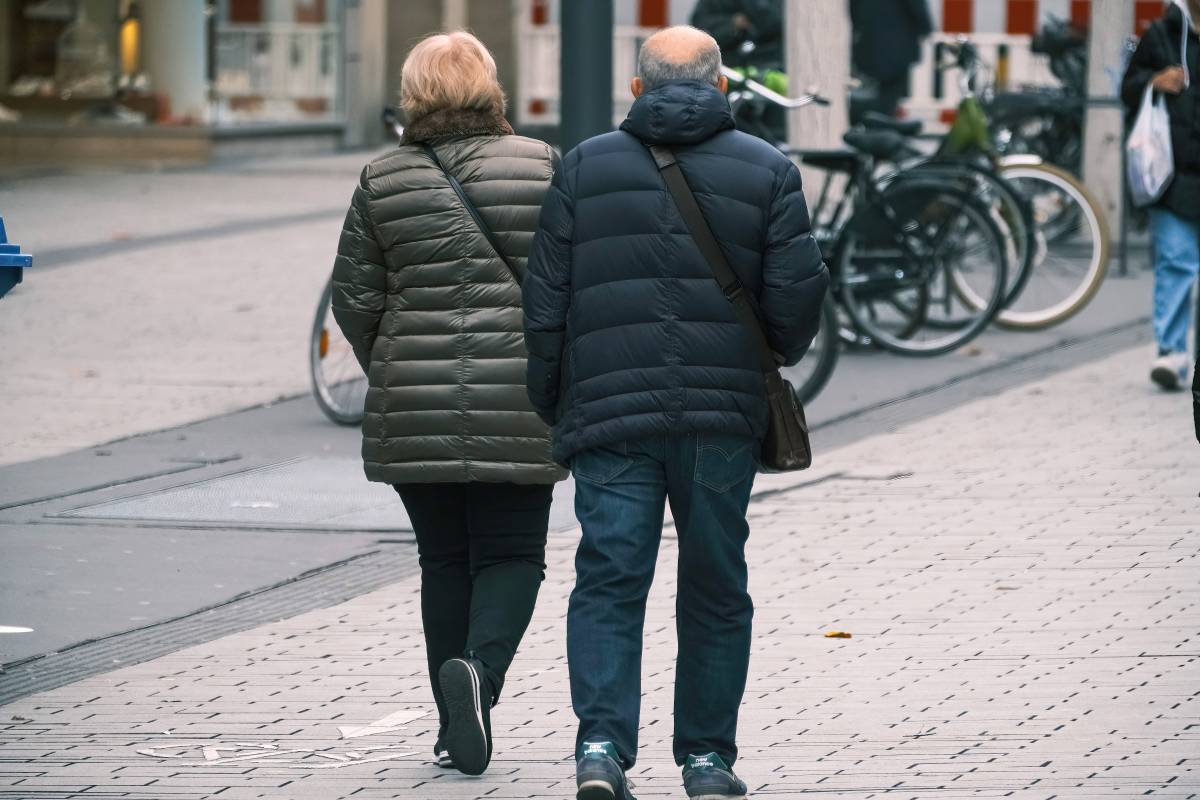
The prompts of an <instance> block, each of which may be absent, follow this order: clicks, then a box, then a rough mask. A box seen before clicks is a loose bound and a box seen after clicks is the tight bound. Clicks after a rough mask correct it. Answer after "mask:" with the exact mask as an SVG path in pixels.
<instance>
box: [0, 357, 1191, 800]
mask: <svg viewBox="0 0 1200 800" xmlns="http://www.w3.org/2000/svg"><path fill="white" fill-rule="evenodd" d="M1145 361H1146V353H1145V351H1144V350H1143V349H1141V348H1138V349H1136V350H1129V351H1124V352H1121V353H1119V354H1117V355H1115V356H1111V357H1108V358H1105V359H1103V360H1100V361H1097V362H1094V363H1092V364H1089V365H1087V366H1084V367H1080V368H1077V369H1074V370H1070V371H1067V372H1064V373H1060V374H1058V375H1056V376H1054V377H1051V378H1049V379H1047V380H1044V381H1040V382H1037V383H1033V384H1029V385H1026V386H1023V387H1021V388H1018V389H1014V390H1011V391H1009V392H1005V393H1003V394H999V395H996V396H993V397H989V398H984V399H981V400H978V401H975V402H972V403H970V404H967V405H965V406H962V407H959V408H957V409H955V410H952V411H949V412H947V413H944V414H941V415H939V416H936V417H932V418H930V419H927V420H924V421H921V422H917V423H913V424H911V425H909V426H907V427H904V428H901V429H899V430H895V431H887V432H882V433H880V434H879V435H876V436H874V437H871V438H868V439H865V440H861V441H859V442H857V443H855V444H852V445H850V446H847V447H844V448H842V449H840V450H837V451H835V452H826V453H819V454H818V463H817V466H816V467H815V468H814V470H813V471H811V472H809V473H804V474H794V475H785V476H770V477H764V478H762V479H761V480H760V482H759V485H758V487H757V488H758V491H759V494H758V495H757V498H756V500H755V501H754V502H753V504H752V506H751V529H752V537H751V549H750V551H751V560H752V568H751V576H752V592H753V594H754V597H755V600H756V603H757V606H758V611H757V616H756V620H755V630H756V637H755V652H754V658H753V663H752V666H751V678H750V685H749V689H748V691H747V694H746V700H745V706H744V711H743V717H742V722H741V746H742V758H741V760H740V761H739V763H738V770H739V772H740V773H741V774H742V775H743V777H744V778H745V779H746V780H747V782H748V783H749V784H750V786H751V788H752V796H754V797H780V798H790V797H799V796H802V795H805V794H809V793H813V794H819V795H821V796H829V797H845V798H869V797H883V796H887V797H897V798H923V797H936V798H959V797H962V798H966V797H1002V796H1003V797H1021V798H1096V797H1124V796H1133V795H1145V794H1149V795H1152V796H1154V797H1197V796H1200V721H1198V720H1200V558H1198V554H1200V537H1198V535H1197V534H1198V533H1200V531H1198V523H1197V520H1200V499H1198V498H1197V492H1198V490H1200V447H1198V446H1197V445H1196V443H1195V441H1194V440H1193V438H1192V433H1191V420H1190V405H1189V402H1188V401H1189V400H1190V397H1189V396H1188V395H1186V394H1179V395H1170V396H1168V395H1162V394H1158V393H1155V392H1153V391H1152V390H1151V389H1150V387H1149V385H1148V382H1147V381H1146V380H1145V375H1144V372H1145ZM884 425H886V420H884V421H883V422H881V430H882V428H883V426H884ZM573 544H574V537H571V536H563V537H559V538H558V539H557V540H556V544H555V545H554V546H553V549H552V552H551V555H550V567H549V576H548V580H547V583H546V585H545V588H544V590H543V596H542V602H541V604H540V606H539V609H538V614H537V616H536V618H535V620H534V623H533V625H532V627H531V629H530V632H529V635H528V638H527V640H526V644H525V646H524V648H523V649H522V651H521V652H520V654H519V655H518V658H517V661H516V662H515V664H514V665H513V670H512V674H511V677H510V681H509V684H508V687H507V689H506V691H507V697H506V698H505V700H504V702H503V703H502V705H501V706H500V707H499V708H498V709H497V711H496V713H495V715H494V717H493V719H494V724H495V732H496V743H497V744H496V758H495V760H494V761H493V763H492V768H491V770H490V772H489V773H488V774H487V775H486V776H484V777H482V778H466V777H463V776H460V775H457V774H453V773H448V772H444V771H440V770H438V769H437V768H436V767H434V766H431V765H429V764H427V763H425V759H426V758H427V756H428V754H429V750H430V748H431V745H432V736H433V732H434V731H433V728H434V727H435V723H434V722H433V720H432V719H431V717H430V716H429V715H428V713H427V712H428V708H429V701H428V690H427V688H426V684H425V678H424V676H423V674H422V670H423V667H424V664H423V654H422V645H421V634H420V627H419V616H418V594H417V583H416V581H415V580H408V581H404V582H401V583H397V584H394V585H392V586H389V587H387V588H385V589H382V590H379V591H376V592H373V593H371V594H367V595H363V596H361V597H359V598H357V599H355V600H353V601H351V602H348V603H345V604H343V605H340V606H336V607H333V608H329V609H326V610H322V611H316V612H311V613H306V614H303V615H301V616H297V617H294V618H291V619H288V620H283V621H280V622H277V623H273V624H270V625H266V626H264V627H261V628H258V629H255V630H252V631H249V632H245V633H239V634H236V635H233V636H229V637H226V638H224V639H219V640H216V641H213V642H210V643H208V644H204V645H200V646H196V647H192V648H190V649H187V650H182V651H179V652H177V653H174V654H172V655H169V656H166V657H163V658H160V659H157V660H155V661H151V662H148V663H144V664H140V665H136V666H131V667H128V668H123V669H119V670H116V671H114V672H111V673H109V674H107V675H104V676H101V677H97V678H92V679H88V680H85V681H82V682H80V683H76V684H73V685H71V686H68V687H65V688H63V689H59V690H55V691H51V692H47V693H43V694H40V695H35V696H32V697H29V698H26V699H24V700H21V701H18V702H16V703H14V704H11V705H8V706H6V707H4V708H3V709H0V775H2V776H3V777H2V780H0V797H20V798H66V797H104V798H141V799H143V800H145V799H147V798H180V799H183V798H188V799H189V800H190V799H191V798H206V797H218V798H221V800H235V799H236V800H242V799H243V798H321V800H335V799H336V798H349V797H353V798H356V799H359V800H361V799H362V798H383V797H403V798H455V799H461V800H467V799H469V798H568V797H573V782H572V764H571V748H572V730H573V717H572V714H571V711H570V706H569V698H568V690H567V674H566V663H565V658H564V656H563V620H564V612H565V605H566V596H567V592H568V590H569V587H570V584H571V579H572V569H571V553H572V549H573ZM674 557H675V545H674V540H673V538H672V536H671V534H670V532H669V531H668V533H667V535H666V537H665V538H664V542H663V547H662V553H661V560H660V564H659V575H658V582H657V585H656V586H655V589H654V592H653V594H652V596H651V601H650V613H649V619H648V621H647V626H646V630H647V633H646V648H647V650H646V653H647V658H646V661H645V675H644V688H645V697H644V709H643V738H642V757H643V760H642V761H641V762H639V764H638V766H637V768H636V769H635V771H634V774H633V778H634V780H635V782H636V784H637V793H638V796H639V797H641V798H656V797H682V791H681V789H680V787H679V783H678V773H677V771H676V770H675V768H674V765H673V764H672V763H671V762H670V747H669V735H670V718H671V710H670V699H671V691H670V687H671V685H672V659H673V655H674V632H673V625H672V613H673V610H672V597H673V589H674V585H673V584H674V581H673V569H672V565H673V560H674ZM828 631H846V632H849V633H851V634H852V638H849V639H845V638H827V637H826V636H824V635H823V633H825V632H828Z"/></svg>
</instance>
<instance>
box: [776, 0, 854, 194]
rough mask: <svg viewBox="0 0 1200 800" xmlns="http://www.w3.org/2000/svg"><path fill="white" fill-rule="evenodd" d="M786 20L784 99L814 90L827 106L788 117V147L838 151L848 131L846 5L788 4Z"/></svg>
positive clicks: (824, 1)
mask: <svg viewBox="0 0 1200 800" xmlns="http://www.w3.org/2000/svg"><path fill="white" fill-rule="evenodd" d="M785 14H786V16H785V18H784V26H785V30H786V41H785V44H786V47H787V55H786V61H785V63H786V65H787V70H786V71H787V74H788V93H789V94H790V95H792V96H793V97H795V96H798V95H801V94H804V93H806V92H808V91H809V90H810V89H812V90H815V91H816V92H818V93H819V94H821V95H823V96H825V97H827V98H829V100H830V105H828V106H825V107H822V106H816V105H812V106H806V107H804V108H797V109H793V110H791V111H790V112H788V146H789V147H806V148H823V147H841V146H842V135H843V134H844V133H845V132H846V130H847V129H848V128H849V127H850V104H849V91H850V90H849V87H848V83H849V81H850V7H849V5H848V4H847V0H787V8H786V10H785ZM810 172H812V171H810V170H805V175H804V188H805V194H806V195H807V196H808V199H809V202H810V203H811V202H813V201H814V200H815V199H816V197H815V195H816V192H817V191H819V189H820V181H821V180H823V179H824V175H823V174H822V173H819V172H814V173H812V174H810Z"/></svg>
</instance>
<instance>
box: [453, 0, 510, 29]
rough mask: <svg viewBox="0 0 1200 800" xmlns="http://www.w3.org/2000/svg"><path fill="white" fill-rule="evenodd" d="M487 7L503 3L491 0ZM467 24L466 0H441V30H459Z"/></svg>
mask: <svg viewBox="0 0 1200 800" xmlns="http://www.w3.org/2000/svg"><path fill="white" fill-rule="evenodd" d="M489 5H491V6H498V5H499V6H503V3H496V2H495V0H492V2H490V3H489ZM467 24H468V23H467V0H442V30H444V31H454V30H459V29H460V28H465V27H467Z"/></svg>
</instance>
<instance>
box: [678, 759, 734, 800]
mask: <svg viewBox="0 0 1200 800" xmlns="http://www.w3.org/2000/svg"><path fill="white" fill-rule="evenodd" d="M683 788H684V789H685V790H686V791H687V796H688V797H689V798H690V800H746V791H747V790H746V784H745V783H743V782H742V781H740V780H738V776H737V775H734V774H733V770H732V769H730V768H729V766H728V765H727V764H726V763H725V762H724V761H723V760H722V759H721V757H720V756H719V755H717V754H716V753H708V754H706V755H702V756H688V757H687V761H686V762H685V763H684V765H683Z"/></svg>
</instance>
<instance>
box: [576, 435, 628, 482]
mask: <svg viewBox="0 0 1200 800" xmlns="http://www.w3.org/2000/svg"><path fill="white" fill-rule="evenodd" d="M632 463H633V459H632V458H631V457H630V455H629V444H628V443H627V442H616V443H614V444H610V445H605V446H604V447H592V448H589V449H587V450H581V451H580V452H578V453H576V454H575V455H574V456H572V457H571V474H572V475H574V476H575V480H577V481H579V480H582V481H587V482H588V483H596V484H600V485H604V484H606V483H608V482H610V481H612V480H613V479H614V478H616V477H617V476H618V475H620V474H621V473H622V472H624V471H625V470H627V469H629V465H630V464H632Z"/></svg>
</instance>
